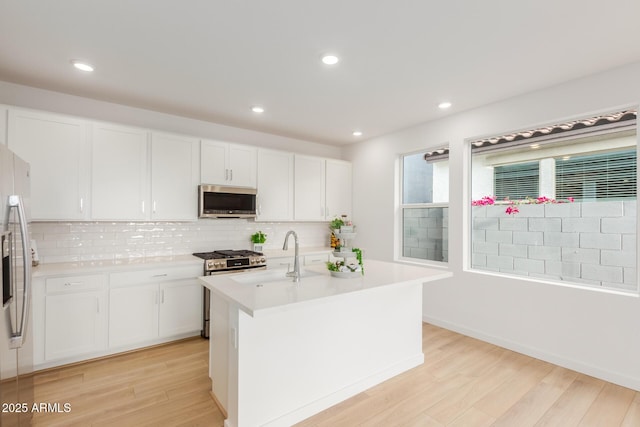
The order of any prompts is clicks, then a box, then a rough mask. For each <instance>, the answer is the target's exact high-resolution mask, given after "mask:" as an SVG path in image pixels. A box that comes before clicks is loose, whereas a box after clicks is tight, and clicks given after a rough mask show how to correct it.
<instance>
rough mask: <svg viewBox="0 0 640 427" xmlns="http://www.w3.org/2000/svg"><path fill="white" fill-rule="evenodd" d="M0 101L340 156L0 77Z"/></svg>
mask: <svg viewBox="0 0 640 427" xmlns="http://www.w3.org/2000/svg"><path fill="white" fill-rule="evenodd" d="M0 104H7V105H14V106H18V107H25V108H32V109H36V110H44V111H51V112H55V113H61V114H67V115H71V116H79V117H85V118H90V119H96V120H102V121H106V122H114V123H121V124H125V125H130V126H139V127H143V128H149V129H154V130H161V131H165V132H173V133H178V134H184V135H191V136H195V137H199V138H208V139H216V140H221V141H227V142H237V143H241V144H248V145H256V146H259V147H266V148H273V149H278V150H285V151H292V152H296V153H302V154H309V155H314V156H322V157H331V158H338V159H339V158H340V157H341V151H340V148H339V147H335V146H330V145H325V144H319V143H315V142H310V141H303V140H299V139H294V138H287V137H283V136H278V135H273V134H268V133H263V132H255V131H251V130H246V129H240V128H236V127H232V126H225V125H220V124H217V123H213V122H206V121H203V120H194V119H189V118H186V117H180V116H175V115H171V114H165V113H158V112H156V111H151V110H145V109H142V108H134V107H129V106H126V105H121V104H114V103H111V102H104V101H97V100H94V99H90V98H83V97H79V96H73V95H67V94H64V93H60V92H53V91H49V90H43V89H37V88H34V87H29V86H22V85H17V84H13V83H8V82H3V81H0ZM1 107H2V106H0V110H1ZM2 129H3V121H2V120H0V132H1V131H2ZM2 135H3V136H2V137H0V142H4V141H3V139H4V132H2Z"/></svg>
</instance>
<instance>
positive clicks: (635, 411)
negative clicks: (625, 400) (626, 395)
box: [621, 392, 640, 427]
mask: <svg viewBox="0 0 640 427" xmlns="http://www.w3.org/2000/svg"><path fill="white" fill-rule="evenodd" d="M637 426H640V393H639V392H636V394H635V396H634V398H633V402H631V405H629V410H628V411H627V413H626V414H625V417H624V420H622V424H621V427H637Z"/></svg>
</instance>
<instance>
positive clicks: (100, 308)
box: [33, 263, 203, 370]
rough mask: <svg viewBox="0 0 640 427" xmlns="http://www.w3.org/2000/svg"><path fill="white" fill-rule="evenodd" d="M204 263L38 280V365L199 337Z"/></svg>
mask: <svg viewBox="0 0 640 427" xmlns="http://www.w3.org/2000/svg"><path fill="white" fill-rule="evenodd" d="M200 275H202V265H201V264H199V263H198V264H194V265H189V266H171V267H167V268H163V269H159V268H153V269H147V270H136V271H127V272H115V273H110V274H109V273H107V272H105V273H103V274H92V275H73V276H64V277H46V278H43V277H40V278H36V279H35V280H34V292H33V322H34V326H33V337H34V367H35V369H36V370H38V369H43V368H49V367H53V366H58V365H62V364H65V363H72V362H78V361H81V360H86V359H90V358H95V357H100V356H105V355H108V354H113V353H117V352H119V351H124V350H132V349H135V348H140V347H145V346H148V345H152V344H158V343H162V342H168V341H171V340H173V339H178V338H184V337H187V336H195V335H199V334H200V330H201V329H202V294H203V292H202V286H201V285H200V283H199V282H198V280H197V276H200Z"/></svg>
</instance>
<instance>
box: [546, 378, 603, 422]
mask: <svg viewBox="0 0 640 427" xmlns="http://www.w3.org/2000/svg"><path fill="white" fill-rule="evenodd" d="M604 385H605V382H604V381H602V380H599V379H596V378H593V377H590V376H588V375H583V374H578V375H577V376H576V379H575V380H574V381H573V382H572V383H571V385H570V386H569V387H568V388H567V390H565V392H564V393H563V394H562V395H561V396H560V397H559V398H558V399H557V400H556V402H555V403H554V404H553V405H552V406H551V407H550V408H549V410H547V412H545V414H544V415H543V416H542V418H540V420H539V421H538V422H537V423H536V424H535V427H543V426H544V427H566V426H577V425H578V423H579V422H580V420H581V419H582V418H583V417H584V414H586V412H587V411H588V410H589V407H590V406H591V405H592V404H593V402H594V401H595V400H596V397H598V395H599V394H600V391H601V390H602V387H604Z"/></svg>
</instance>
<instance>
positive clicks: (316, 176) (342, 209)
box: [294, 155, 352, 221]
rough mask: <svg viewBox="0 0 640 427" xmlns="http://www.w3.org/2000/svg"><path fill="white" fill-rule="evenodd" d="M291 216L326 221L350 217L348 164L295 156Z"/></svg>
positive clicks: (298, 218) (303, 219)
mask: <svg viewBox="0 0 640 427" xmlns="http://www.w3.org/2000/svg"><path fill="white" fill-rule="evenodd" d="M294 169H295V179H294V187H295V191H294V194H295V196H294V200H295V203H294V219H295V220H297V221H329V220H331V219H332V218H334V217H336V216H340V215H348V216H351V198H352V194H351V163H349V162H345V161H342V160H335V159H324V158H320V157H311V156H301V155H296V156H295V168H294Z"/></svg>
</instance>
